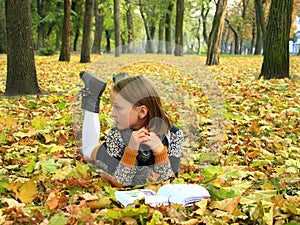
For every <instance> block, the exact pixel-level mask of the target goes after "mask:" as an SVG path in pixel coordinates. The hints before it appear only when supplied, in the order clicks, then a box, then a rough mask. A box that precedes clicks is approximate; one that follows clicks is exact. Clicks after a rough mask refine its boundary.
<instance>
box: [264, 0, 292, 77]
mask: <svg viewBox="0 0 300 225" xmlns="http://www.w3.org/2000/svg"><path fill="white" fill-rule="evenodd" d="M292 11H293V0H272V2H271V7H270V12H269V19H268V25H267V32H266V39H265V42H264V59H263V64H262V68H261V73H260V77H264V79H272V78H289V76H290V75H289V65H290V60H289V37H290V29H291V21H292Z"/></svg>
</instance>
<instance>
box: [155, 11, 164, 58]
mask: <svg viewBox="0 0 300 225" xmlns="http://www.w3.org/2000/svg"><path fill="white" fill-rule="evenodd" d="M165 21H166V20H165V17H164V16H163V17H162V18H161V19H160V21H159V30H158V48H157V53H158V54H162V53H163V49H164V30H165Z"/></svg>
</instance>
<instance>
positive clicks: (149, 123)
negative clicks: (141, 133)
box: [112, 76, 172, 135]
mask: <svg viewBox="0 0 300 225" xmlns="http://www.w3.org/2000/svg"><path fill="white" fill-rule="evenodd" d="M112 90H113V91H114V92H116V93H119V94H121V96H122V97H123V98H124V99H126V100H127V101H129V102H130V103H132V104H133V105H134V106H141V105H145V106H146V107H147V108H148V115H147V118H146V121H145V124H144V126H145V127H146V128H147V129H149V130H150V131H153V132H155V133H157V134H158V135H162V134H164V133H166V132H167V131H168V130H169V129H170V128H171V126H172V121H171V120H170V118H169V117H168V115H167V114H166V112H165V111H164V110H163V107H162V103H161V99H160V96H159V95H158V93H157V91H156V89H155V87H154V85H153V83H152V82H151V81H150V80H149V79H147V78H146V77H143V76H131V77H128V78H126V79H122V80H120V81H119V82H118V83H116V84H115V85H114V86H113V88H112Z"/></svg>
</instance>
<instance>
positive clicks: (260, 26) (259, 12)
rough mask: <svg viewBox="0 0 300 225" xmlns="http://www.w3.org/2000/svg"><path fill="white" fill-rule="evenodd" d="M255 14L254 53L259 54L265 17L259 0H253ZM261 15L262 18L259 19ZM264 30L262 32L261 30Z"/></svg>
mask: <svg viewBox="0 0 300 225" xmlns="http://www.w3.org/2000/svg"><path fill="white" fill-rule="evenodd" d="M255 15H256V20H255V21H256V41H255V42H256V45H255V51H254V55H260V54H261V52H262V48H263V38H264V37H265V36H264V35H265V29H264V27H265V22H264V21H265V18H264V10H263V5H262V2H261V0H255ZM261 17H263V19H261ZM262 30H264V34H263V31H262Z"/></svg>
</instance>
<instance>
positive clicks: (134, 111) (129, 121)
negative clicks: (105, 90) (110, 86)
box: [110, 91, 145, 130]
mask: <svg viewBox="0 0 300 225" xmlns="http://www.w3.org/2000/svg"><path fill="white" fill-rule="evenodd" d="M110 99H111V102H112V112H111V114H112V117H113V119H114V121H115V123H116V126H117V128H118V129H120V130H124V129H127V128H132V129H134V130H137V129H140V128H141V127H143V122H144V118H145V116H143V113H142V112H141V107H142V106H141V107H140V106H134V105H133V104H132V103H131V102H129V101H127V100H126V99H124V98H123V97H122V96H121V95H120V94H119V93H116V92H114V91H112V92H111V93H110Z"/></svg>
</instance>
